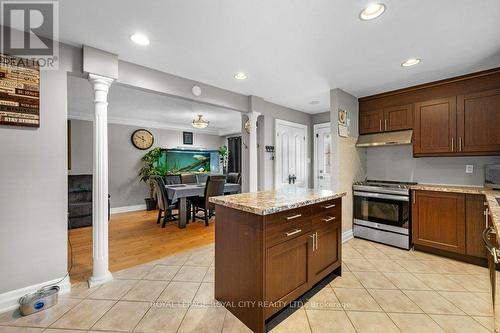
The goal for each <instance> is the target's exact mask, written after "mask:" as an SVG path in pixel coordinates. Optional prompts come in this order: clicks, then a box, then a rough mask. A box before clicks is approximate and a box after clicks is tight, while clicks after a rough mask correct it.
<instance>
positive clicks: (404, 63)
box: [401, 58, 421, 67]
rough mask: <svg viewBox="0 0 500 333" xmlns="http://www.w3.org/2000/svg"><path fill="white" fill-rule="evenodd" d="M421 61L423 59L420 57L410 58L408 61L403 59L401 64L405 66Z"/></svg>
mask: <svg viewBox="0 0 500 333" xmlns="http://www.w3.org/2000/svg"><path fill="white" fill-rule="evenodd" d="M420 62H421V60H420V59H418V58H410V59H408V60H406V61H403V62H402V63H401V66H403V67H410V66H415V65H417V64H419V63H420Z"/></svg>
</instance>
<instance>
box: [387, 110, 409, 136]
mask: <svg viewBox="0 0 500 333" xmlns="http://www.w3.org/2000/svg"><path fill="white" fill-rule="evenodd" d="M412 128H413V105H411V104H407V105H401V106H393V107H388V108H384V129H385V130H386V131H400V130H407V129H412Z"/></svg>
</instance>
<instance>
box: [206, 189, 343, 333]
mask: <svg viewBox="0 0 500 333" xmlns="http://www.w3.org/2000/svg"><path fill="white" fill-rule="evenodd" d="M341 206H342V201H341V199H340V198H339V199H334V200H328V201H324V202H321V203H317V204H313V205H308V206H304V207H299V208H295V209H290V210H286V211H282V212H279V213H275V214H271V215H256V214H252V213H248V212H244V211H240V210H238V209H234V208H230V207H226V206H221V205H216V210H217V218H216V224H215V239H216V241H215V260H216V262H217V265H216V266H215V298H216V299H217V300H219V301H221V302H224V304H225V306H226V308H228V310H229V311H231V312H232V313H233V314H234V315H235V316H236V317H237V318H239V319H240V320H241V321H242V322H243V323H244V324H245V325H247V326H248V327H249V328H250V329H252V331H254V332H265V321H266V320H267V319H268V318H270V317H271V316H273V315H274V314H276V313H277V312H278V311H280V310H281V309H283V308H284V307H286V306H288V305H289V304H290V302H292V301H294V300H296V299H297V298H299V297H300V296H302V295H303V294H304V293H306V292H307V291H308V290H310V289H311V288H312V287H313V286H314V285H315V284H317V283H318V282H320V281H321V280H322V279H323V278H325V277H326V276H327V275H328V274H330V273H332V272H334V271H335V272H336V273H337V274H340V270H341V263H342V255H341V246H342V208H341Z"/></svg>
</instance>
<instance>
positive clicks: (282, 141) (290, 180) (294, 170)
mask: <svg viewBox="0 0 500 333" xmlns="http://www.w3.org/2000/svg"><path fill="white" fill-rule="evenodd" d="M275 137H276V147H275V155H276V157H275V158H276V163H275V177H274V187H275V189H280V188H283V187H307V168H306V162H307V152H306V151H307V126H306V125H303V124H298V123H293V122H290V121H285V120H280V119H276V122H275Z"/></svg>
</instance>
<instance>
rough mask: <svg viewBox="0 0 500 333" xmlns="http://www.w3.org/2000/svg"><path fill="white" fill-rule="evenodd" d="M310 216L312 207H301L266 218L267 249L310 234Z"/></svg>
mask: <svg viewBox="0 0 500 333" xmlns="http://www.w3.org/2000/svg"><path fill="white" fill-rule="evenodd" d="M310 215H311V208H310V207H301V208H297V209H290V210H287V211H284V212H280V213H276V214H272V215H269V216H266V217H265V229H264V234H265V240H266V247H270V246H273V245H276V244H279V243H281V242H284V241H287V240H290V239H293V238H296V237H299V236H302V235H304V234H306V233H308V232H310V231H311V216H310Z"/></svg>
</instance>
